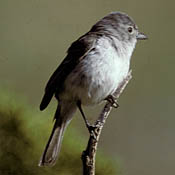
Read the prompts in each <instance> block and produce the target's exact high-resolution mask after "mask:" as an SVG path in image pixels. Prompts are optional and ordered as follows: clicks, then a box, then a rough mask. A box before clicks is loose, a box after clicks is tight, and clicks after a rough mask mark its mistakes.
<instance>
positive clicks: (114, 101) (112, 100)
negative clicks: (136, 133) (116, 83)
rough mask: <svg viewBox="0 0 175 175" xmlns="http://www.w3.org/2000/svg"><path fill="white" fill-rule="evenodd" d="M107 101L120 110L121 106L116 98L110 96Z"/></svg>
mask: <svg viewBox="0 0 175 175" xmlns="http://www.w3.org/2000/svg"><path fill="white" fill-rule="evenodd" d="M105 100H107V101H108V102H109V103H111V105H112V107H113V108H118V107H119V104H118V103H117V101H116V99H115V97H114V96H112V95H109V96H108V97H107V98H106V99H105Z"/></svg>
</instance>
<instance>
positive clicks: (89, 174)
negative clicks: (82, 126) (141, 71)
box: [81, 70, 132, 175]
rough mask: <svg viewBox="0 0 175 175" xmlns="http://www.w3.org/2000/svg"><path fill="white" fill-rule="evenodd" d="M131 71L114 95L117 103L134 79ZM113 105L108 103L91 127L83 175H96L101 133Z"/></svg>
mask: <svg viewBox="0 0 175 175" xmlns="http://www.w3.org/2000/svg"><path fill="white" fill-rule="evenodd" d="M131 72H132V71H131V70H130V71H129V72H128V75H127V77H126V78H125V79H124V80H123V82H122V83H121V84H120V86H119V87H118V89H117V90H116V91H115V93H114V94H113V97H114V98H115V101H116V102H117V100H118V98H119V96H120V95H121V93H122V92H123V90H124V89H125V87H126V85H127V84H128V83H129V81H130V80H131V78H132V75H131ZM112 106H113V104H112V103H110V102H107V103H106V104H105V106H104V108H103V110H102V111H101V113H100V115H99V117H98V119H97V120H96V122H95V124H94V125H92V126H91V128H90V129H89V133H90V137H89V141H88V144H87V148H86V150H84V151H83V153H82V157H81V158H82V162H83V175H95V159H96V152H97V146H98V141H99V138H100V134H101V131H102V129H103V126H104V124H105V122H106V119H107V118H108V116H109V114H110V112H111V110H112Z"/></svg>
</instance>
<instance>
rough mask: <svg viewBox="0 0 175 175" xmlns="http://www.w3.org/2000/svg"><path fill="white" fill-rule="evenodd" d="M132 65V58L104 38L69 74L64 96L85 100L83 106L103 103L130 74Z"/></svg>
mask: <svg viewBox="0 0 175 175" xmlns="http://www.w3.org/2000/svg"><path fill="white" fill-rule="evenodd" d="M105 42H106V43H105ZM99 48H100V49H99ZM129 64H130V58H124V57H119V55H118V54H117V52H116V49H115V48H114V47H113V46H112V45H111V43H109V41H108V40H104V41H103V40H101V41H100V43H98V45H97V46H96V50H95V51H92V52H90V53H89V54H88V55H87V56H86V57H85V58H84V59H83V60H82V62H81V63H80V64H79V65H77V67H76V68H75V70H74V71H73V72H72V73H71V74H70V75H69V76H68V77H67V79H66V81H65V91H64V93H63V94H62V98H66V99H70V100H72V99H75V100H81V103H82V104H83V105H92V104H96V103H100V102H101V101H102V100H104V99H105V98H106V97H107V96H108V95H110V94H112V93H113V92H114V91H115V90H116V89H117V87H118V86H119V84H120V83H121V82H122V81H123V79H124V78H125V77H126V76H127V73H128V70H129Z"/></svg>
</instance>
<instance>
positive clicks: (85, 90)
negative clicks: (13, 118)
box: [38, 12, 147, 166]
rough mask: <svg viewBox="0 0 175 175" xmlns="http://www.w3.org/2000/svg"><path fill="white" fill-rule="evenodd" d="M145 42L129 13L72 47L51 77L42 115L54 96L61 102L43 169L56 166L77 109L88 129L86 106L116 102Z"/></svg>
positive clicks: (111, 18) (115, 15)
mask: <svg viewBox="0 0 175 175" xmlns="http://www.w3.org/2000/svg"><path fill="white" fill-rule="evenodd" d="M145 39H147V36H146V35H145V34H144V33H141V32H139V30H138V27H137V25H136V24H135V22H134V20H133V19H132V18H131V17H129V16H128V15H127V14H126V13H123V12H111V13H109V14H108V15H106V16H105V17H103V18H102V19H100V20H99V21H98V22H96V24H94V25H93V26H92V28H91V29H90V30H89V31H88V32H87V33H85V34H84V35H83V36H81V37H80V38H78V39H77V40H76V41H74V42H73V43H72V44H71V46H70V47H69V48H68V50H67V56H66V57H65V59H64V60H63V61H62V62H61V64H60V65H59V66H58V68H57V69H56V70H55V71H54V73H53V74H52V76H51V77H50V79H49V81H48V83H47V85H46V87H45V93H44V96H43V98H42V101H41V104H40V110H41V111H42V110H44V109H45V108H46V107H47V106H48V104H49V103H50V101H51V99H52V97H53V96H55V98H56V99H57V101H58V104H57V109H56V112H55V116H54V122H55V123H54V126H53V130H52V133H51V136H50V138H49V140H48V142H47V144H46V147H45V149H44V152H43V154H42V156H41V158H40V161H39V164H38V165H39V166H54V165H55V163H56V161H57V159H58V157H59V152H60V148H61V142H62V139H63V134H64V131H65V129H66V127H67V126H68V124H69V123H70V121H71V119H72V117H73V116H74V114H75V112H76V110H77V109H79V110H80V112H81V114H82V116H83V118H84V120H85V122H86V125H87V127H88V126H89V123H88V121H87V119H86V117H85V114H84V112H83V109H82V106H94V105H97V104H100V103H102V102H103V101H106V100H107V101H113V102H114V99H113V96H112V95H113V93H114V92H115V90H116V89H117V88H118V86H119V84H120V83H121V82H122V81H123V80H124V79H125V78H126V76H127V74H128V71H129V69H130V60H131V55H132V53H133V51H134V48H135V45H136V43H137V41H138V40H145Z"/></svg>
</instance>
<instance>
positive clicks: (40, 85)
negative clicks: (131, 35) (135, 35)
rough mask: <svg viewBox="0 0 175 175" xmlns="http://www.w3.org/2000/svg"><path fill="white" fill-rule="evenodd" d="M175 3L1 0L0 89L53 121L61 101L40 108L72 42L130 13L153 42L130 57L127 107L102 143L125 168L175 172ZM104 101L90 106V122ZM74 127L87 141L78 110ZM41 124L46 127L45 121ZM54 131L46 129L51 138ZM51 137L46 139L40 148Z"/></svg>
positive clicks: (116, 113)
mask: <svg viewBox="0 0 175 175" xmlns="http://www.w3.org/2000/svg"><path fill="white" fill-rule="evenodd" d="M174 5H175V3H174V2H173V1H170V0H167V1H163V0H154V1H151V0H147V1H143V0H140V1H138V0H132V1H130V0H124V1H123V0H108V1H107V0H86V1H80V0H69V1H68V0H64V1H63V0H59V1H58V0H57V1H56V0H30V1H29V0H28V1H27V0H15V1H12V0H0V88H1V89H6V90H7V91H8V92H9V93H7V94H8V95H9V96H10V94H11V92H13V93H15V94H19V95H16V96H15V101H16V103H17V102H18V101H19V100H20V99H21V98H22V99H25V100H24V101H26V102H27V104H28V105H29V106H30V107H31V109H32V110H33V111H35V113H34V114H35V115H34V116H30V117H31V119H33V118H37V116H38V115H39V116H41V115H43V117H46V118H47V117H48V123H49V122H50V123H52V117H53V114H54V110H55V106H56V101H55V100H53V102H52V103H51V105H50V106H49V109H47V110H46V112H40V111H39V109H38V106H39V103H40V100H41V98H42V95H43V92H44V87H45V84H46V82H47V80H48V78H49V76H50V75H51V74H52V72H53V71H54V70H55V69H56V68H57V66H58V65H59V63H60V62H61V61H62V60H63V58H64V57H65V55H66V50H67V48H68V47H69V46H70V44H71V42H73V41H74V40H76V39H77V38H78V37H79V36H81V35H83V34H84V33H85V32H87V31H88V30H89V29H90V28H91V26H92V25H93V24H94V23H95V22H96V21H98V20H99V19H100V18H102V17H103V16H105V15H106V14H108V13H109V12H111V11H122V12H126V13H127V14H128V15H129V16H131V17H133V19H134V20H135V22H136V23H137V25H138V27H139V30H140V31H141V32H144V33H145V34H146V35H147V36H148V38H149V40H147V41H139V42H138V43H137V46H136V50H135V51H134V54H133V56H132V63H131V68H132V71H133V73H132V74H133V79H132V80H131V81H130V83H129V85H128V86H127V88H126V89H125V91H124V93H123V94H122V95H121V97H120V100H119V104H120V108H119V109H117V110H115V109H114V110H113V111H112V113H111V114H110V117H109V118H108V120H107V123H106V124H105V127H104V130H103V133H102V136H101V140H100V144H99V149H100V150H101V151H103V152H105V154H106V155H108V156H109V157H110V158H111V159H117V161H119V162H120V163H119V164H120V166H121V169H122V171H121V173H122V174H126V175H140V174H142V175H147V174H149V175H154V174H159V175H164V174H172V173H174V171H175V168H174V162H175V151H174V148H175V139H174V133H175V124H174V123H175V118H174V97H175V94H174V89H175V81H174V80H175V78H174V74H175V69H174V65H175V60H174V41H175V40H174V39H175V37H174V31H175V22H174V19H175V12H174ZM2 92H3V90H2ZM1 100H2V99H1ZM1 100H0V101H1ZM13 100H14V99H13ZM9 107H10V106H9ZM101 107H102V106H98V107H94V108H91V107H88V108H85V111H86V115H87V116H88V117H89V119H90V120H91V121H93V120H94V118H95V117H96V116H97V114H98V113H99V111H100V109H101ZM49 111H51V114H50V112H49ZM46 113H47V114H49V115H48V116H46ZM39 118H40V119H42V117H39ZM32 121H33V124H31V127H32V126H35V127H33V130H35V129H36V124H35V122H34V121H35V120H32ZM45 125H47V123H45ZM73 126H74V127H75V128H76V129H77V130H78V132H80V133H81V134H82V135H83V137H84V139H85V140H87V138H88V133H87V131H86V128H85V126H84V123H83V121H82V119H81V116H80V114H79V112H77V113H76V116H75V118H74V120H73ZM37 127H38V128H37V129H38V130H37V131H38V132H39V131H40V130H39V127H41V126H40V125H38V126H37ZM50 127H51V126H50ZM49 131H50V130H46V133H45V132H42V133H40V135H41V134H43V136H44V135H46V134H47V136H48V135H49V133H48V132H49ZM9 132H10V131H9ZM46 141H47V138H45V142H46ZM45 142H44V141H42V143H41V145H40V149H39V152H40V153H41V152H42V150H43V147H44V146H45V145H44V144H45ZM38 144H39V143H38Z"/></svg>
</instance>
